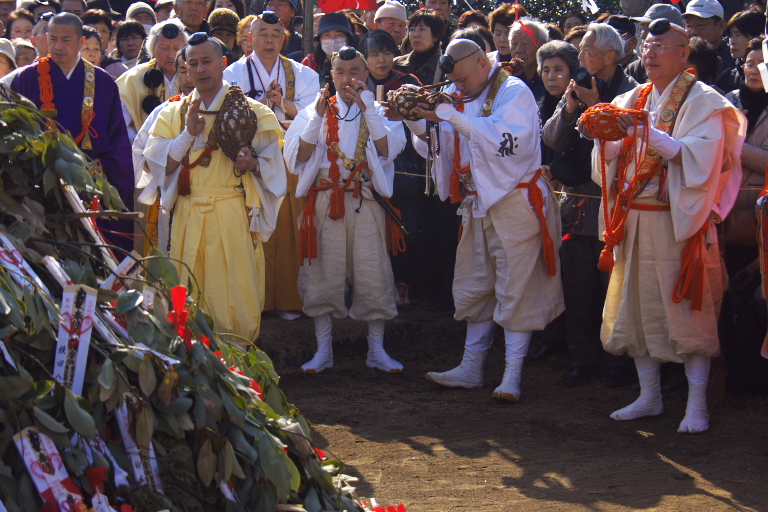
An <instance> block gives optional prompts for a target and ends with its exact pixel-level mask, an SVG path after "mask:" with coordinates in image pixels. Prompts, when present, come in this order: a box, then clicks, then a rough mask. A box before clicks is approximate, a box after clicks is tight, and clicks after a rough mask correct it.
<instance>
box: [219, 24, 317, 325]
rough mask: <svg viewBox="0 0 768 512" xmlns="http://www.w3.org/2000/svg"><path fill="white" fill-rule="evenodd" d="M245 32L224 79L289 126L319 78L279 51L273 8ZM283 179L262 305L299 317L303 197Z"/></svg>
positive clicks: (291, 178) (292, 181) (280, 36)
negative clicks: (246, 52) (244, 50)
mask: <svg viewBox="0 0 768 512" xmlns="http://www.w3.org/2000/svg"><path fill="white" fill-rule="evenodd" d="M248 37H249V38H250V40H251V43H252V45H253V52H252V53H251V55H250V56H248V57H246V58H244V59H240V60H239V61H237V62H235V63H234V64H232V65H231V66H230V67H228V68H227V70H226V71H224V79H225V80H227V81H228V82H229V83H232V84H239V85H240V86H241V87H242V88H243V90H244V91H245V93H246V95H247V96H248V97H250V98H252V99H254V100H256V101H260V102H261V103H263V104H265V105H266V106H267V107H269V108H271V109H272V110H273V111H274V112H275V115H276V116H277V118H278V120H279V121H280V123H281V124H282V125H283V127H284V128H285V129H287V127H288V125H289V124H290V122H291V120H293V119H294V118H295V117H296V115H297V114H298V113H299V111H300V110H302V109H304V108H305V107H307V106H309V105H310V104H311V103H312V102H313V101H314V100H315V98H316V97H317V93H318V92H320V79H319V77H318V76H317V73H315V71H313V70H312V69H311V68H309V67H307V66H304V65H302V64H299V63H297V62H295V61H293V60H291V59H288V58H287V57H284V56H283V55H281V54H280V50H281V49H282V47H283V42H284V41H285V30H284V29H283V23H282V21H281V20H280V16H279V15H278V14H277V13H275V12H273V11H264V13H263V14H262V15H261V16H259V18H258V19H257V20H255V21H254V22H253V24H252V25H251V30H250V33H249V34H248ZM287 178H288V192H289V193H288V197H286V200H285V201H283V204H282V205H281V206H280V213H279V216H278V224H277V228H276V232H275V235H273V236H272V237H271V238H270V240H269V241H268V242H266V243H265V244H264V259H265V262H266V293H265V301H264V310H265V311H273V312H275V313H276V314H277V315H279V316H280V317H282V318H284V319H286V320H295V319H297V318H299V317H300V316H301V314H300V313H299V311H300V310H301V308H302V303H301V299H300V298H299V295H298V290H297V284H296V283H297V281H298V277H299V267H300V265H301V260H300V258H299V251H298V240H299V233H298V227H297V225H296V219H297V218H298V216H299V214H300V213H301V211H302V210H303V209H304V199H303V198H299V197H296V184H297V181H298V178H297V177H296V176H295V175H293V174H290V175H288V176H287Z"/></svg>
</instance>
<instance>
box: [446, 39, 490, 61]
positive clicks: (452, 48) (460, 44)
mask: <svg viewBox="0 0 768 512" xmlns="http://www.w3.org/2000/svg"><path fill="white" fill-rule="evenodd" d="M475 52H478V53H482V54H483V55H485V52H482V51H481V48H480V47H479V46H477V43H475V42H474V41H470V40H469V39H454V40H453V41H451V42H450V43H448V47H447V48H446V49H445V54H446V55H450V56H451V57H453V60H456V61H458V60H459V59H463V58H465V57H469V56H470V55H472V54H473V53H475Z"/></svg>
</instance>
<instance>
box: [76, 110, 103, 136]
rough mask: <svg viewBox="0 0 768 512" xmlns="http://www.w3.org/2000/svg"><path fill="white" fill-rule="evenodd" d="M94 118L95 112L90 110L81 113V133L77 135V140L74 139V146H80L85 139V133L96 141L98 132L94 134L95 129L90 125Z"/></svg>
mask: <svg viewBox="0 0 768 512" xmlns="http://www.w3.org/2000/svg"><path fill="white" fill-rule="evenodd" d="M95 117H96V112H95V111H94V110H93V109H92V108H91V109H88V110H86V111H85V112H83V117H82V125H83V131H82V132H80V135H78V136H77V138H76V139H75V144H80V142H82V140H83V138H84V137H85V134H86V133H87V134H88V135H90V137H91V138H92V139H97V138H98V137H99V134H98V132H96V129H95V128H93V127H92V126H91V123H92V122H93V120H94V118H95Z"/></svg>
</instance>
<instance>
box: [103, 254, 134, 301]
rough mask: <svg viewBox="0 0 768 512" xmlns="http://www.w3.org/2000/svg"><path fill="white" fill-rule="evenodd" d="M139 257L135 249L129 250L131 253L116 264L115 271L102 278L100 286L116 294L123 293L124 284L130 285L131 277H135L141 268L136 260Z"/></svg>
mask: <svg viewBox="0 0 768 512" xmlns="http://www.w3.org/2000/svg"><path fill="white" fill-rule="evenodd" d="M140 259H141V254H139V253H138V252H136V251H133V252H131V255H130V256H126V257H125V259H124V260H123V261H121V262H120V264H119V265H118V266H117V268H116V269H115V271H114V272H112V273H111V274H110V275H109V277H108V278H106V279H105V280H104V282H103V283H102V285H101V286H100V288H102V289H104V290H112V291H114V292H117V294H118V295H119V294H121V293H123V292H124V291H125V290H126V286H130V285H131V281H132V280H131V278H134V277H136V276H137V275H138V273H139V270H141V265H139V263H138V261H137V260H140ZM120 278H123V279H120Z"/></svg>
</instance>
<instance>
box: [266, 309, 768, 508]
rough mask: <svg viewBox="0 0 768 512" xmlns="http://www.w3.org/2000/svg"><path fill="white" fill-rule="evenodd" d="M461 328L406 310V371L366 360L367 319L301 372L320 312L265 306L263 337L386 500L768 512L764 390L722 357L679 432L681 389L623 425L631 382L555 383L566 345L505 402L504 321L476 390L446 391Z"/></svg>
mask: <svg viewBox="0 0 768 512" xmlns="http://www.w3.org/2000/svg"><path fill="white" fill-rule="evenodd" d="M463 335H464V326H463V325H461V324H459V323H458V322H456V321H454V320H453V319H452V318H451V317H450V316H448V315H446V314H439V313H435V312H431V311H429V310H427V309H426V308H423V307H414V308H412V309H410V310H403V311H401V314H400V316H399V317H398V318H397V319H395V320H394V321H392V322H390V323H389V325H388V328H387V339H386V345H385V346H386V347H387V349H388V351H389V353H390V354H391V355H392V356H393V357H394V358H396V359H397V360H399V361H400V362H402V363H403V364H404V365H405V370H406V371H405V372H404V373H403V374H401V375H384V374H381V373H378V372H375V371H373V370H369V369H367V368H366V367H365V357H366V350H367V345H366V342H365V326H364V324H362V323H359V322H354V321H351V320H343V321H337V322H336V324H335V325H334V352H335V366H334V368H333V369H331V370H329V371H326V372H324V373H322V374H320V375H317V376H305V375H302V374H300V373H299V372H298V368H299V366H300V365H301V364H302V363H304V362H306V361H307V360H308V359H309V358H310V357H311V355H312V353H313V351H314V341H313V340H314V337H313V326H312V321H311V320H310V319H308V318H302V319H300V320H297V321H294V322H287V321H284V320H281V319H278V318H276V317H268V316H265V317H264V324H263V326H262V337H261V341H260V344H261V347H262V349H263V350H265V351H266V352H267V353H268V354H269V355H270V356H272V357H273V359H274V361H275V366H276V368H277V370H278V372H279V373H280V375H281V376H282V380H281V387H282V389H283V391H284V392H285V394H286V395H287V397H288V400H289V401H291V402H293V403H295V404H296V405H297V406H298V407H299V409H300V410H301V411H302V412H303V414H304V415H305V416H306V417H307V419H308V420H309V421H310V422H311V423H312V436H313V440H314V442H315V444H316V445H317V446H319V447H320V448H322V449H323V450H325V451H326V452H328V453H329V454H330V455H332V456H334V457H336V458H338V459H340V460H341V461H343V462H344V463H345V464H346V466H347V468H346V471H345V472H346V473H348V474H351V475H354V476H356V477H358V478H359V482H358V489H359V492H360V494H361V495H362V496H364V497H366V498H375V499H376V500H377V501H378V502H379V504H384V505H396V504H399V503H403V504H405V506H406V508H407V510H408V511H409V512H431V511H435V512H437V511H462V510H471V511H501V512H503V511H510V510H536V511H539V510H541V511H571V510H574V511H587V510H591V511H627V510H654V511H656V510H663V511H721V510H750V511H751V510H755V511H768V455H767V454H766V448H767V443H766V434H767V433H768V397H765V396H749V395H745V396H734V395H731V394H728V393H726V392H725V390H724V384H723V382H724V380H723V378H722V370H721V369H720V368H721V366H720V364H719V363H718V362H717V361H716V362H715V364H714V370H713V379H712V382H711V386H710V399H709V401H710V414H711V430H710V431H709V432H708V433H705V434H702V435H698V436H682V435H679V434H677V433H676V428H677V424H678V423H679V422H680V420H681V419H682V417H683V412H684V409H685V401H686V390H685V389H681V390H677V391H673V392H670V393H667V394H665V397H664V399H665V408H666V412H665V413H664V414H663V415H661V416H659V417H656V418H645V419H640V420H636V421H631V422H626V423H621V422H616V421H613V420H611V419H610V418H609V416H608V415H609V414H610V413H611V412H612V411H614V410H615V409H618V408H620V407H623V406H625V405H627V404H629V403H630V402H632V401H633V400H634V399H635V398H636V396H637V392H636V391H632V390H631V389H630V388H622V389H607V388H603V387H601V386H600V384H599V380H597V379H595V380H594V381H593V382H591V383H590V384H589V385H586V386H582V387H577V388H565V387H562V386H559V385H558V384H557V382H558V380H559V379H560V377H561V376H562V375H563V374H564V373H565V372H566V371H567V369H568V359H567V356H566V355H564V354H558V355H555V356H553V357H551V358H549V359H547V360H545V361H542V362H526V365H525V367H524V370H523V388H522V389H523V397H522V401H521V402H520V403H517V404H500V403H498V402H496V401H494V400H492V399H491V392H492V391H493V389H494V388H495V387H496V386H497V385H498V384H499V383H500V381H501V377H502V374H503V357H504V351H503V346H502V345H503V344H502V336H501V333H497V337H496V342H495V343H494V347H493V349H492V350H491V353H490V354H489V357H488V363H487V364H486V374H485V375H486V381H485V386H483V388H482V389H479V390H448V389H441V388H439V387H438V386H435V385H433V384H431V383H429V382H427V381H426V380H425V379H424V374H425V373H426V372H428V371H433V370H437V371H444V370H447V369H450V368H452V367H454V366H455V365H456V364H458V363H459V361H460V360H461V355H462V352H463Z"/></svg>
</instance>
